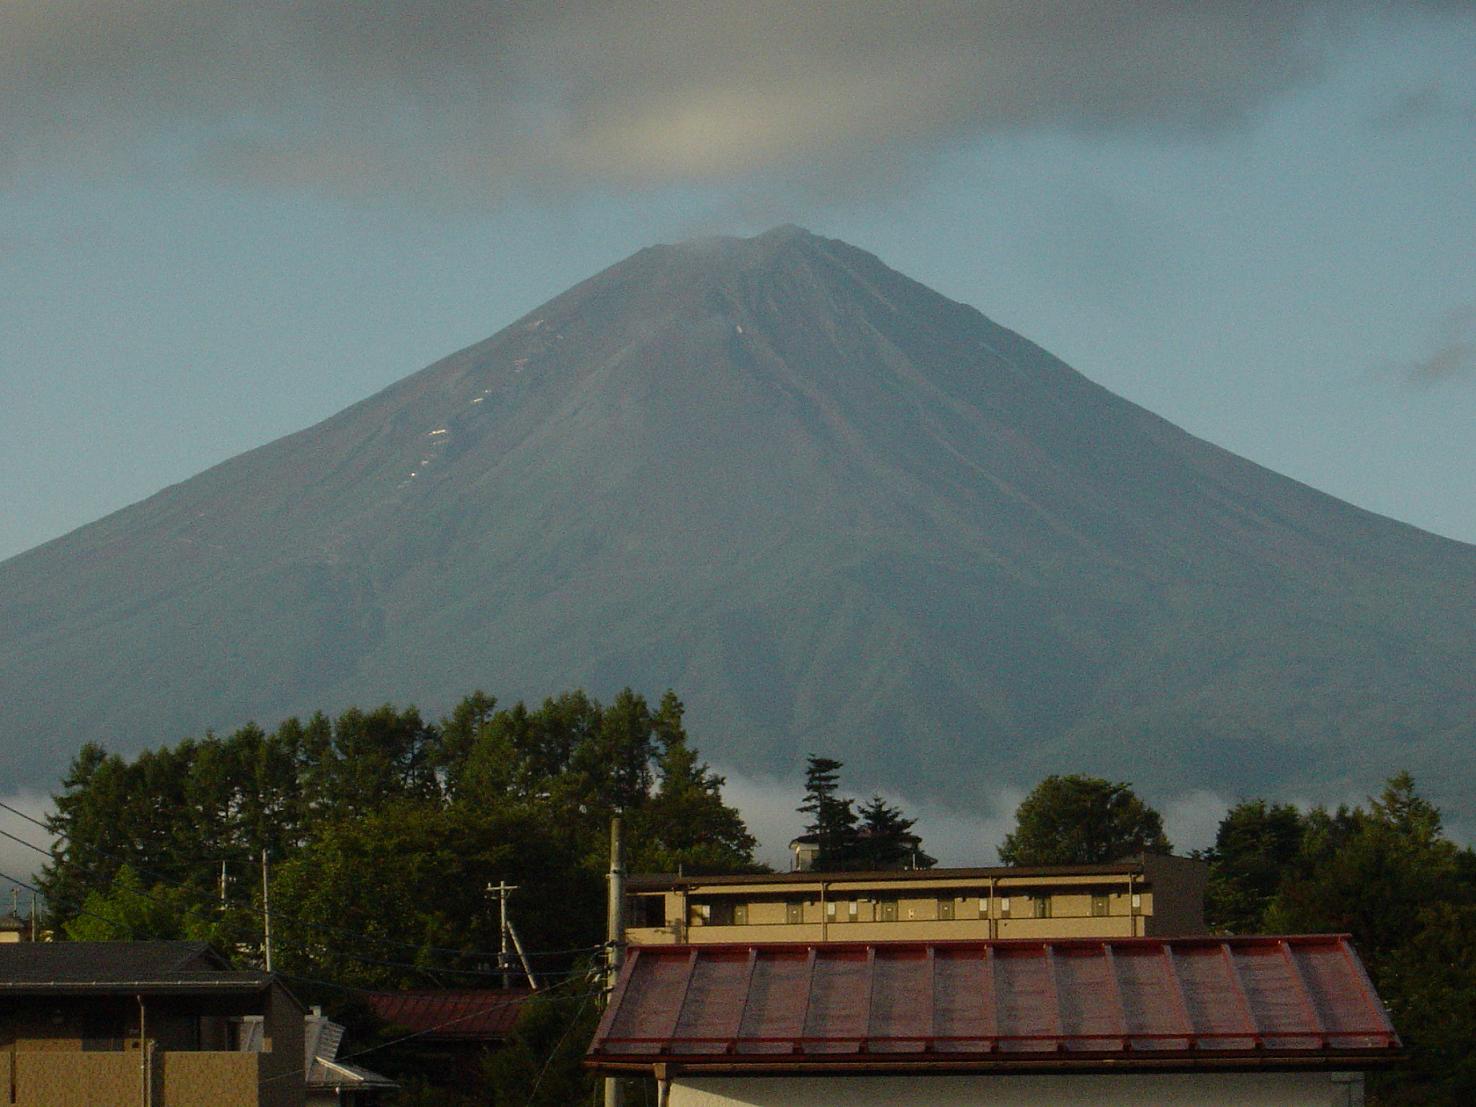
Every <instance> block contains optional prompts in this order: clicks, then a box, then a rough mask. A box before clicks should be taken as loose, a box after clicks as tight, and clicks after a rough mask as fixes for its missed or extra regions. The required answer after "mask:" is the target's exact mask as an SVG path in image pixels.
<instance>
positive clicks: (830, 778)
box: [798, 753, 937, 872]
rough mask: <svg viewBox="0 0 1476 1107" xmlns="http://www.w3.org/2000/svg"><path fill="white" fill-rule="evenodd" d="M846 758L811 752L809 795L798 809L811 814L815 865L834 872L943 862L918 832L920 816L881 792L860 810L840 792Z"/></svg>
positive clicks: (807, 778) (809, 829)
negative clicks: (924, 844) (909, 813)
mask: <svg viewBox="0 0 1476 1107" xmlns="http://www.w3.org/2000/svg"><path fill="white" fill-rule="evenodd" d="M844 767H845V766H844V764H843V763H842V762H840V761H836V760H834V759H832V758H829V757H817V756H816V755H815V754H813V753H812V754H810V757H809V762H808V764H807V766H806V768H805V797H804V801H803V802H802V803H801V804H800V805H799V808H798V810H799V811H800V812H801V813H802V814H805V815H809V816H810V822H809V823H808V824H807V825H806V826H805V831H806V833H807V834H809V835H811V836H812V837H813V838H814V839H815V842H816V844H817V845H818V847H819V854H818V856H817V857H816V859H815V867H816V868H817V869H824V870H828V871H830V872H844V871H848V870H857V869H901V868H919V869H927V868H931V867H932V866H933V865H935V864H937V859H936V858H934V857H930V856H928V854H927V853H926V851H924V850H923V848H922V839H921V838H920V837H919V836H918V835H916V834H914V833H913V832H912V824H913V823H914V822H915V821H916V820H914V819H909V818H907V817H906V816H905V815H904V814H903V813H902V809H901V808H900V807H895V806H893V805H892V804H889V803H887V802H886V801H885V800H884V799H882V798H881V796H879V795H873V796H872V797H871V802H870V803H868V804H866V806H865V807H863V808H861V809H860V811H857V810H856V801H855V800H854V799H850V798H848V797H845V796H842V795H841V794H840V770H841V769H843V768H844Z"/></svg>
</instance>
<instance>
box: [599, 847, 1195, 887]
mask: <svg viewBox="0 0 1476 1107" xmlns="http://www.w3.org/2000/svg"><path fill="white" fill-rule="evenodd" d="M798 840H799V839H796V841H798ZM1200 864H1202V862H1200V861H1196V860H1194V859H1192V858H1187V857H1166V856H1153V855H1149V856H1147V857H1125V858H1123V859H1122V860H1121V861H1111V862H1107V863H1105V864H1097V865H991V866H988V867H983V868H964V869H881V870H870V871H856V872H849V871H843V870H842V871H826V870H820V869H799V870H795V871H791V872H784V873H743V874H739V875H725V876H692V875H680V876H679V875H677V874H676V873H633V874H631V876H629V877H628V878H627V879H626V882H625V887H626V890H627V891H631V892H651V891H660V890H664V889H668V888H684V887H691V886H693V885H696V884H701V885H704V886H706V885H719V884H733V885H741V884H818V883H820V882H822V881H824V882H825V883H875V882H880V881H895V882H897V883H916V884H931V883H935V882H937V881H940V880H987V879H989V878H991V877H993V878H997V879H1002V880H1005V879H1007V880H1020V879H1032V878H1035V877H1052V878H1057V877H1072V876H1080V877H1095V876H1117V875H1123V876H1125V875H1127V874H1129V873H1133V874H1142V873H1144V872H1145V869H1146V868H1147V867H1148V866H1150V865H1151V866H1158V865H1200Z"/></svg>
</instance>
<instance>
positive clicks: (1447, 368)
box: [1405, 304, 1476, 385]
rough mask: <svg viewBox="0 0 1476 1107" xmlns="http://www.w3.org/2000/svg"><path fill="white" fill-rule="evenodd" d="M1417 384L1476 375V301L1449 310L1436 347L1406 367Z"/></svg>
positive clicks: (1410, 378) (1408, 374)
mask: <svg viewBox="0 0 1476 1107" xmlns="http://www.w3.org/2000/svg"><path fill="white" fill-rule="evenodd" d="M1405 374H1406V376H1407V378H1408V379H1409V380H1410V381H1411V382H1412V383H1414V384H1422V385H1429V384H1443V383H1444V382H1446V381H1450V380H1456V379H1459V378H1465V377H1473V376H1476V304H1468V305H1467V306H1465V307H1461V308H1455V309H1453V310H1451V311H1449V312H1447V313H1446V315H1445V318H1444V319H1443V320H1442V321H1441V324H1440V333H1439V335H1438V336H1437V338H1436V342H1435V345H1434V349H1432V350H1431V351H1430V352H1429V353H1427V354H1425V355H1424V356H1423V357H1420V358H1416V359H1415V361H1414V362H1413V363H1412V364H1410V365H1409V366H1408V367H1407V368H1406V369H1405Z"/></svg>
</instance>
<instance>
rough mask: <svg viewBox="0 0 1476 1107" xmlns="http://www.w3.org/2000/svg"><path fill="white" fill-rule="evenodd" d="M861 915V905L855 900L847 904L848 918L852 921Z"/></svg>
mask: <svg viewBox="0 0 1476 1107" xmlns="http://www.w3.org/2000/svg"><path fill="white" fill-rule="evenodd" d="M859 916H860V907H859V906H858V905H857V903H856V901H855V900H851V902H850V903H848V904H846V918H848V919H850V920H851V921H852V922H855V921H856V919H857V918H858V917H859Z"/></svg>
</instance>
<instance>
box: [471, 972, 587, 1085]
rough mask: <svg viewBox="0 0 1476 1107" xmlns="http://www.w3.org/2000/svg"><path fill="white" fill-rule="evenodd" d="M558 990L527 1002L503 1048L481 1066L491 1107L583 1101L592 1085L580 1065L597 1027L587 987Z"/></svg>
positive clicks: (581, 982) (581, 984)
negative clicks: (488, 1091) (509, 1038)
mask: <svg viewBox="0 0 1476 1107" xmlns="http://www.w3.org/2000/svg"><path fill="white" fill-rule="evenodd" d="M579 984H580V986H579V987H570V988H564V989H561V990H560V991H559V992H552V993H550V994H548V995H546V996H543V997H540V998H538V999H535V1000H533V1001H532V1002H530V1003H528V1004H527V1005H526V1006H525V1007H524V1008H523V1011H522V1013H521V1014H520V1015H519V1016H518V1024H517V1027H516V1028H515V1029H514V1031H513V1036H512V1038H511V1040H510V1041H509V1042H508V1043H507V1045H506V1046H505V1047H504V1048H502V1049H500V1050H498V1051H497V1052H495V1053H493V1054H490V1055H489V1056H488V1057H487V1059H486V1062H485V1065H484V1072H485V1084H486V1087H487V1088H488V1089H489V1090H490V1092H491V1095H490V1098H488V1099H486V1100H483V1101H482V1102H485V1103H487V1104H490V1105H492V1107H501V1105H503V1104H506V1105H507V1107H513V1105H516V1107H567V1105H568V1104H577V1103H588V1102H589V1101H590V1095H591V1093H592V1091H593V1088H594V1085H595V1083H596V1081H595V1078H594V1077H592V1075H591V1074H590V1073H589V1072H587V1071H586V1070H585V1069H584V1068H583V1065H582V1064H581V1062H582V1061H583V1060H584V1051H585V1050H586V1049H587V1048H589V1043H590V1039H591V1038H593V1037H594V1032H595V1026H596V1025H597V1024H598V1023H599V1019H600V1013H599V1004H598V1002H597V1000H596V998H595V997H593V996H590V995H587V994H581V992H587V991H588V990H589V989H588V988H586V987H584V986H583V981H582V980H581V981H580V982H579Z"/></svg>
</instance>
